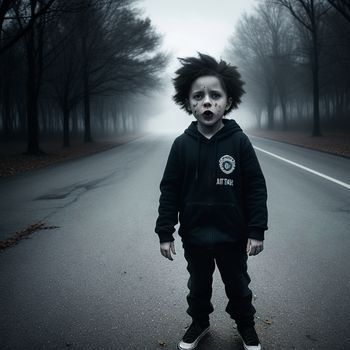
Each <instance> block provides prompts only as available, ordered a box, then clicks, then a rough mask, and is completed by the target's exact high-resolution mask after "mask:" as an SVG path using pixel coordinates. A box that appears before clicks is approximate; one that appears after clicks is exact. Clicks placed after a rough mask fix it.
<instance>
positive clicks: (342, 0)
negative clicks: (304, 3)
mask: <svg viewBox="0 0 350 350" xmlns="http://www.w3.org/2000/svg"><path fill="white" fill-rule="evenodd" d="M327 1H328V3H329V4H330V5H332V6H333V7H334V8H335V9H336V10H337V11H338V12H339V13H340V14H341V15H343V16H344V18H346V20H347V21H349V22H350V1H349V0H327Z"/></svg>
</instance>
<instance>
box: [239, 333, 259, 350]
mask: <svg viewBox="0 0 350 350" xmlns="http://www.w3.org/2000/svg"><path fill="white" fill-rule="evenodd" d="M238 335H239V337H240V338H241V340H242V343H243V347H244V350H261V345H260V344H259V345H247V344H246V343H245V342H244V340H243V338H242V337H241V335H240V334H239V333H238Z"/></svg>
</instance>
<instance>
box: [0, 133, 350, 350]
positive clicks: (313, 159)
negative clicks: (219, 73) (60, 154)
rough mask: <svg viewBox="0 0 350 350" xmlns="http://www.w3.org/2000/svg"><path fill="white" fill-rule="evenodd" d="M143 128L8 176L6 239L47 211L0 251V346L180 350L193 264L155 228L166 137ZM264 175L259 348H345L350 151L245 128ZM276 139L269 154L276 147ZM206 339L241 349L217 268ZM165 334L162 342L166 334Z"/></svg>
mask: <svg viewBox="0 0 350 350" xmlns="http://www.w3.org/2000/svg"><path fill="white" fill-rule="evenodd" d="M174 137H175V136H173V135H170V136H169V135H168V136H159V135H147V136H145V137H143V138H140V139H137V140H134V141H132V142H130V143H127V144H125V145H122V146H119V147H117V148H114V149H111V150H109V151H106V152H103V153H99V154H95V155H93V156H90V157H86V158H81V159H79V160H75V161H69V162H66V163H63V164H59V165H53V166H50V167H48V168H45V169H40V170H36V171H32V172H29V173H26V174H22V175H19V176H15V177H12V178H9V179H5V180H1V181H0V198H1V203H0V224H1V225H0V226H1V230H0V231H1V236H0V239H4V238H7V237H8V236H9V235H10V234H11V233H13V232H15V231H16V230H19V229H23V228H25V227H26V226H28V225H30V224H33V223H35V222H37V221H38V220H43V221H44V222H45V223H46V224H47V225H54V226H58V227H59V228H56V229H51V230H41V231H37V232H35V233H34V234H32V235H31V236H30V238H29V239H24V240H22V241H20V243H19V244H18V245H16V246H14V247H12V248H9V249H7V250H5V251H4V252H2V253H1V254H0V349H35V350H36V349H67V348H69V349H84V350H89V349H117V350H119V349H123V350H124V349H125V350H127V349H140V350H141V349H145V350H149V349H150V350H156V349H175V348H176V343H177V341H178V340H179V339H180V338H181V336H182V335H183V333H184V329H185V327H186V326H188V325H189V324H190V318H189V317H188V315H187V314H186V312H185V310H186V308H187V305H186V294H187V286H186V282H187V278H188V276H187V270H186V262H185V259H184V257H183V249H182V246H181V241H180V238H179V237H178V235H177V234H176V235H175V243H176V249H177V255H176V256H175V259H174V261H172V262H171V261H169V260H166V259H165V258H163V257H162V256H161V255H160V253H159V244H158V237H157V236H156V234H155V233H154V225H155V220H156V217H157V209H158V199H159V182H160V179H161V176H162V172H163V169H164V165H165V161H166V157H167V155H168V152H169V148H170V145H171V142H172V139H173V138H174ZM251 140H252V142H253V144H254V146H256V147H258V148H257V149H256V153H257V155H258V158H259V160H260V163H261V166H262V169H263V172H264V174H265V178H266V182H267V187H268V209H269V230H268V231H267V233H266V240H265V249H264V251H263V253H262V254H259V255H258V256H255V257H250V258H249V261H248V265H249V273H250V276H251V279H252V282H251V285H250V287H251V289H252V290H253V293H254V295H255V298H254V305H255V307H256V309H257V314H256V316H257V319H256V328H257V331H258V333H259V335H260V338H261V342H262V344H263V349H265V350H272V349H277V350H282V349H283V350H284V349H301V350H304V349H305V350H312V349H348V348H349V343H350V333H349V329H350V317H349V314H350V272H349V271H350V259H349V247H350V234H349V233H350V230H349V227H350V215H349V212H350V195H349V194H350V190H349V189H347V188H345V187H344V186H343V185H340V184H338V183H335V182H333V181H331V180H330V179H326V178H324V177H320V176H319V175H316V174H314V173H310V172H309V171H306V170H305V169H302V168H300V167H297V166H296V165H294V164H291V163H287V162H286V161H284V160H282V159H280V158H276V157H275V156H273V155H272V154H275V155H278V156H280V157H283V158H284V159H287V160H289V161H292V162H295V163H297V164H301V165H303V166H304V167H308V168H310V169H312V170H314V171H317V172H319V173H322V174H324V175H327V176H329V177H331V178H334V179H337V180H339V181H341V182H344V183H347V184H350V160H349V159H345V158H341V157H336V156H332V155H329V154H325V153H320V152H316V151H311V150H308V149H303V148H300V147H296V146H291V145H287V144H282V143H278V142H274V141H269V140H264V139H260V138H255V137H251ZM266 152H270V153H272V154H268V153H266ZM212 302H213V305H214V307H215V311H214V313H213V314H211V331H210V333H209V334H208V335H207V336H206V337H205V338H203V341H202V343H201V344H200V346H199V347H198V349H199V350H214V349H215V350H217V349H223V350H236V349H237V350H242V349H243V348H242V346H241V343H240V340H239V338H238V336H237V333H236V330H235V328H234V323H233V321H232V320H231V319H230V318H229V315H228V314H226V313H225V311H224V310H225V307H226V303H227V299H226V296H225V292H224V287H223V283H222V281H221V279H220V275H219V272H218V270H217V269H216V270H215V273H214V292H213V300H212ZM161 344H163V345H161Z"/></svg>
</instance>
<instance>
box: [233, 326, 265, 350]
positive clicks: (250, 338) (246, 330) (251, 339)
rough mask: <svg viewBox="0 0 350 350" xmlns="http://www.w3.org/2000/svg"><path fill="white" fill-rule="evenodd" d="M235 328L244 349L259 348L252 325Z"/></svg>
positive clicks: (255, 349) (254, 349)
mask: <svg viewBox="0 0 350 350" xmlns="http://www.w3.org/2000/svg"><path fill="white" fill-rule="evenodd" d="M237 330H238V333H239V335H240V336H241V339H242V341H243V347H244V349H245V350H261V345H260V341H259V338H258V335H257V334H256V331H255V328H254V326H249V327H242V328H239V327H237Z"/></svg>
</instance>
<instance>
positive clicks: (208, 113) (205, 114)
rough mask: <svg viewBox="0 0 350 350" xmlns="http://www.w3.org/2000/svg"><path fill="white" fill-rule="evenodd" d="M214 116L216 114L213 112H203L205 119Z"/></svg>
mask: <svg viewBox="0 0 350 350" xmlns="http://www.w3.org/2000/svg"><path fill="white" fill-rule="evenodd" d="M213 114H214V113H213V112H212V111H205V112H203V115H204V116H205V117H211V116H212V115H213Z"/></svg>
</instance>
